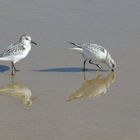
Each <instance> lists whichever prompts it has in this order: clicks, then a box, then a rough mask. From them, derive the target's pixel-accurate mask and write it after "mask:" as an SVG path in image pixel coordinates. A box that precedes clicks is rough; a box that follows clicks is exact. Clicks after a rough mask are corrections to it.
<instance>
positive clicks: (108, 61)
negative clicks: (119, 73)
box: [106, 53, 116, 71]
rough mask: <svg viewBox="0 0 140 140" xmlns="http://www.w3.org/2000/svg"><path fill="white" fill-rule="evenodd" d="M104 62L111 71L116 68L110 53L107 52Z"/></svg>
mask: <svg viewBox="0 0 140 140" xmlns="http://www.w3.org/2000/svg"><path fill="white" fill-rule="evenodd" d="M106 64H107V65H108V67H109V68H110V69H111V70H112V71H114V69H115V68H116V62H115V61H114V59H113V58H112V57H111V55H110V54H109V53H108V56H107V58H106Z"/></svg>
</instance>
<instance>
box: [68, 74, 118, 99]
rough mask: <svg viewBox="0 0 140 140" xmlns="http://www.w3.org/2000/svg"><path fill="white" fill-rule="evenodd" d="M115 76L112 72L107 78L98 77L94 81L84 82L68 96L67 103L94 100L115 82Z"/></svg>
mask: <svg viewBox="0 0 140 140" xmlns="http://www.w3.org/2000/svg"><path fill="white" fill-rule="evenodd" d="M115 79H116V75H115V73H114V72H111V73H109V74H108V75H107V76H103V75H98V76H97V77H96V78H95V79H92V80H85V82H84V83H83V84H82V86H81V88H80V89H79V90H77V91H76V92H75V93H73V94H72V95H70V96H69V98H68V101H71V100H74V99H85V98H94V97H97V96H100V95H103V94H105V93H106V92H107V89H108V88H109V87H110V86H111V85H112V83H114V82H115Z"/></svg>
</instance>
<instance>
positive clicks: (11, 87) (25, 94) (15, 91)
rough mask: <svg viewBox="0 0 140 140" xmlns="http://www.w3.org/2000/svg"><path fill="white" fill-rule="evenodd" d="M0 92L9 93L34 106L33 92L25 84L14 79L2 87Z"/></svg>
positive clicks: (23, 102)
mask: <svg viewBox="0 0 140 140" xmlns="http://www.w3.org/2000/svg"><path fill="white" fill-rule="evenodd" d="M0 94H3V95H8V96H9V97H12V98H14V99H16V100H18V101H19V102H21V103H22V104H24V105H26V106H32V99H31V97H32V92H31V90H30V89H29V88H28V87H26V86H25V85H24V84H20V83H16V82H14V81H12V82H11V83H10V84H8V85H6V86H3V87H0Z"/></svg>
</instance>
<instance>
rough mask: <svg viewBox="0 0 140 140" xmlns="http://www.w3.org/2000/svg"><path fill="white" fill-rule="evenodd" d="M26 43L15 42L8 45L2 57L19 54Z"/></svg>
mask: <svg viewBox="0 0 140 140" xmlns="http://www.w3.org/2000/svg"><path fill="white" fill-rule="evenodd" d="M24 49H25V48H24V45H23V44H22V43H15V44H11V45H9V46H8V48H7V49H5V50H4V52H3V53H2V54H1V55H0V57H5V56H11V55H18V54H20V53H22V51H23V50H24Z"/></svg>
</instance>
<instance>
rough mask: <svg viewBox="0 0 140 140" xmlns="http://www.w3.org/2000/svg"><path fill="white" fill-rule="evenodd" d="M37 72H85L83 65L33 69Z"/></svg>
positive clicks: (88, 69) (92, 70) (91, 70)
mask: <svg viewBox="0 0 140 140" xmlns="http://www.w3.org/2000/svg"><path fill="white" fill-rule="evenodd" d="M33 71H37V72H83V69H82V68H81V67H62V68H49V69H38V70H33ZM95 71H97V69H90V68H87V69H86V70H85V72H95ZM98 71H103V72H106V71H108V70H98Z"/></svg>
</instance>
